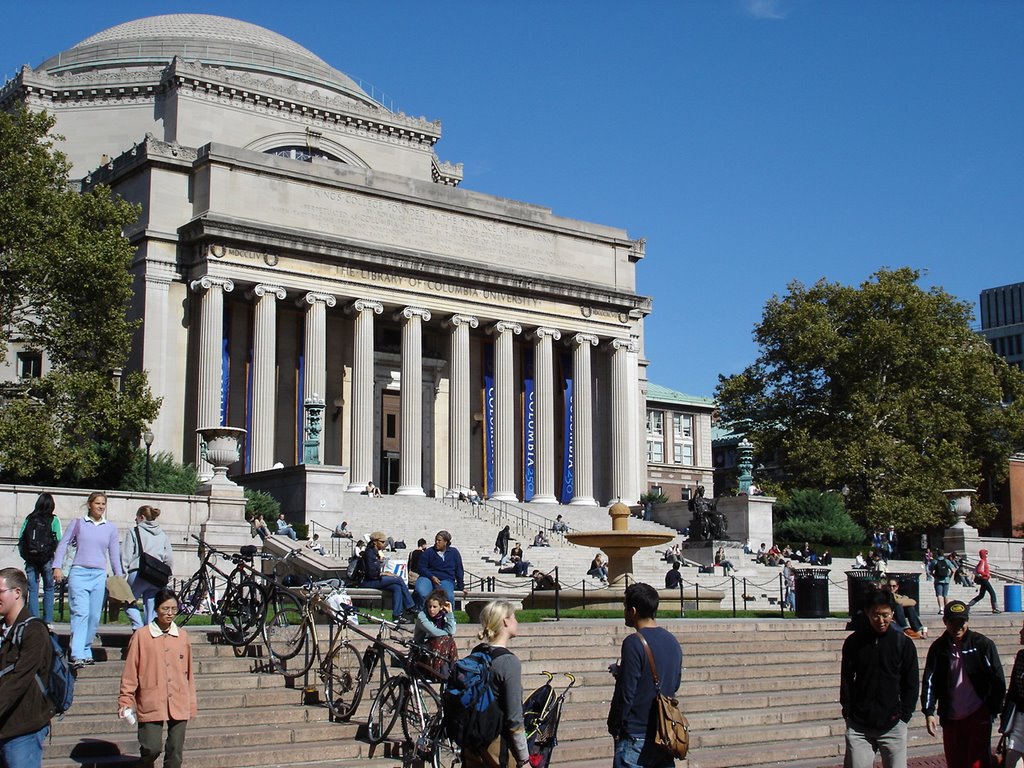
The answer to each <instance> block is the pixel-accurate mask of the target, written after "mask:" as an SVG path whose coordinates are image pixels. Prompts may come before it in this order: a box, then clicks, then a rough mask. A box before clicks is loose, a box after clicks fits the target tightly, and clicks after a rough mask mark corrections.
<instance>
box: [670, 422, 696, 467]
mask: <svg viewBox="0 0 1024 768" xmlns="http://www.w3.org/2000/svg"><path fill="white" fill-rule="evenodd" d="M672 460H673V461H674V462H675V463H676V464H683V465H685V466H688V467H692V466H693V416H691V415H690V414H688V413H676V414H673V415H672Z"/></svg>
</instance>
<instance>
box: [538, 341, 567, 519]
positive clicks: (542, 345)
mask: <svg viewBox="0 0 1024 768" xmlns="http://www.w3.org/2000/svg"><path fill="white" fill-rule="evenodd" d="M560 338H562V334H561V332H560V331H558V330H556V329H555V328H538V329H537V330H535V331H534V332H533V341H534V344H533V360H534V390H535V396H536V398H537V422H536V423H537V490H536V493H535V494H534V496H533V503H535V504H556V503H557V502H558V498H557V497H556V496H555V385H554V381H555V371H554V351H553V349H552V343H553V342H555V341H558V340H559V339H560Z"/></svg>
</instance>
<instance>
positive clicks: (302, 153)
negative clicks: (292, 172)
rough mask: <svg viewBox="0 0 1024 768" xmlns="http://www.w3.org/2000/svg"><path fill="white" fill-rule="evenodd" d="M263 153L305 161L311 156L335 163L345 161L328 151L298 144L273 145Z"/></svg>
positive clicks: (310, 158) (311, 158)
mask: <svg viewBox="0 0 1024 768" xmlns="http://www.w3.org/2000/svg"><path fill="white" fill-rule="evenodd" d="M265 154H268V155H277V156H278V157H287V158H289V159H291V160H303V161H305V162H307V163H309V162H311V161H312V160H313V158H317V159H318V160H333V161H334V162H335V163H344V162H345V161H344V160H342V159H341V158H340V157H335V156H334V155H332V154H330V153H329V152H323V151H321V150H319V149H312V150H311V149H310V148H309V147H300V146H298V145H293V146H287V147H274V148H273V149H268V150H265Z"/></svg>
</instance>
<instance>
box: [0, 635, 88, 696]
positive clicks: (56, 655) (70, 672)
mask: <svg viewBox="0 0 1024 768" xmlns="http://www.w3.org/2000/svg"><path fill="white" fill-rule="evenodd" d="M30 621H38V622H40V623H41V624H42V619H40V618H38V617H36V616H30V617H29V618H27V619H25V621H23V622H21V623H20V624H18V625H17V626H16V627H14V630H13V634H12V635H11V642H12V643H14V645H15V647H17V648H18V649H20V648H21V644H22V639H23V638H24V635H25V626H26V625H27V624H28V623H29V622H30ZM43 626H44V627H46V625H45V624H43ZM46 633H47V635H49V638H50V645H52V646H53V659H52V661H51V663H50V680H49V684H48V685H44V684H43V679H42V678H41V677H40V676H39V675H38V674H37V675H36V685H38V686H39V690H41V691H42V692H43V695H44V696H45V697H46V698H47V700H48V701H49V702H50V704H51V705H53V711H54V714H56V715H59V716H62V715H63V714H64V713H65V712H67V711H68V710H69V709H70V708H71V702H72V701H74V699H75V671H74V669H72V667H71V664H70V663H69V662H68V657H67V655H66V653H65V651H64V649H63V648H62V647H61V644H60V640H59V639H58V638H57V636H56V635H55V634H53V631H52V630H51V629H50V628H49V627H47V628H46ZM13 669H14V665H13V664H10V665H8V666H7V667H5V668H4V669H0V677H3V676H4V675H6V674H7V673H8V672H10V671H12V670H13Z"/></svg>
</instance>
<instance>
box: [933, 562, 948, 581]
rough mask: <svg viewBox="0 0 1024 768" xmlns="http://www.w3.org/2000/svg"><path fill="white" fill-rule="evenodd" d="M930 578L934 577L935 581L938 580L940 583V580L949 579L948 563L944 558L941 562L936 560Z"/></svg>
mask: <svg viewBox="0 0 1024 768" xmlns="http://www.w3.org/2000/svg"><path fill="white" fill-rule="evenodd" d="M932 576H934V577H935V578H936V579H939V580H940V581H941V580H942V579H948V578H949V562H948V561H947V560H946V558H942V559H941V560H937V561H936V562H935V565H933V566H932Z"/></svg>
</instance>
